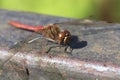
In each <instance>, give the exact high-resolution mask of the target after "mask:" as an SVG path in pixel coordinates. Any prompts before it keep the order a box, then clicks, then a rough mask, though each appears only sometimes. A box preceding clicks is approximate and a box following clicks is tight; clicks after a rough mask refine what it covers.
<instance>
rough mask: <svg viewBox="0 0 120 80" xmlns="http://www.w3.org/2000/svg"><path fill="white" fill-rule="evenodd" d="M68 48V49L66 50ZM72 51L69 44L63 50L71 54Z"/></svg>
mask: <svg viewBox="0 0 120 80" xmlns="http://www.w3.org/2000/svg"><path fill="white" fill-rule="evenodd" d="M68 49H69V51H67V50H68ZM72 51H73V48H71V47H70V46H68V45H67V46H66V47H65V49H64V52H65V53H70V54H71V55H72Z"/></svg>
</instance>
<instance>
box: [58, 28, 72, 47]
mask: <svg viewBox="0 0 120 80" xmlns="http://www.w3.org/2000/svg"><path fill="white" fill-rule="evenodd" d="M70 40H71V34H70V32H69V31H68V30H64V31H62V32H60V33H59V35H58V42H59V44H64V45H66V44H68V43H69V42H70Z"/></svg>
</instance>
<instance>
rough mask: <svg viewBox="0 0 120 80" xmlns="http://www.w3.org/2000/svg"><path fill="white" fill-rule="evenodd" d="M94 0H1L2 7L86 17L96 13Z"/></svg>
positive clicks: (0, 5) (0, 6)
mask: <svg viewBox="0 0 120 80" xmlns="http://www.w3.org/2000/svg"><path fill="white" fill-rule="evenodd" d="M92 1H93V0H0V8H4V9H10V10H19V11H30V12H37V13H44V14H50V15H56V16H64V17H72V18H86V17H89V16H91V15H94V14H95V9H93V8H94V7H93V2H92Z"/></svg>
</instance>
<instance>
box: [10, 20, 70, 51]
mask: <svg viewBox="0 0 120 80" xmlns="http://www.w3.org/2000/svg"><path fill="white" fill-rule="evenodd" d="M8 24H10V25H11V26H13V27H16V28H20V29H25V30H30V31H34V32H36V33H42V35H43V36H44V37H45V38H46V39H47V40H49V41H52V42H56V43H57V44H58V45H59V47H60V48H61V46H66V48H65V50H64V51H65V52H66V51H67V48H68V46H69V43H70V42H71V37H72V36H71V33H70V32H69V31H68V30H61V29H60V27H59V25H57V23H54V24H49V25H47V26H41V25H40V26H30V25H26V24H23V23H20V22H17V21H9V22H8ZM37 39H39V38H34V39H32V40H30V41H28V43H31V42H33V41H35V40H37ZM51 48H53V47H51ZM51 48H49V50H48V51H47V53H48V52H49V51H50V50H51ZM70 51H72V48H71V50H70Z"/></svg>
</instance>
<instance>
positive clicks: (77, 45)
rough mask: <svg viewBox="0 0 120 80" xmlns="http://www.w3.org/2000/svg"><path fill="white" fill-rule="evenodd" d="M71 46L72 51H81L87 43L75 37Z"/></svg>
mask: <svg viewBox="0 0 120 80" xmlns="http://www.w3.org/2000/svg"><path fill="white" fill-rule="evenodd" d="M69 46H70V47H71V48H72V49H80V48H84V47H86V46H87V41H80V40H79V39H78V37H77V36H75V35H73V36H72V39H71V42H70V43H69Z"/></svg>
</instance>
